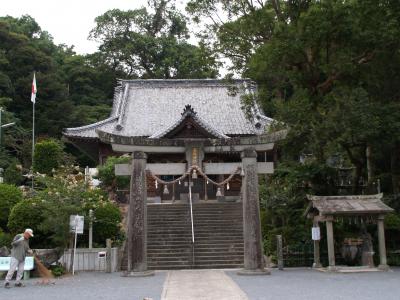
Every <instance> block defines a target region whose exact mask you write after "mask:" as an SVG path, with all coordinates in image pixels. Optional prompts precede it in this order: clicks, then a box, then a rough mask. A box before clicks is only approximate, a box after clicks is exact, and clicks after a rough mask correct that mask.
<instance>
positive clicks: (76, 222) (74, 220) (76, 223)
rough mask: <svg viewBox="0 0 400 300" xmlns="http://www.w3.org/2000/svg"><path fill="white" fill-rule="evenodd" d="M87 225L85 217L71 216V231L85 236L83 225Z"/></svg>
mask: <svg viewBox="0 0 400 300" xmlns="http://www.w3.org/2000/svg"><path fill="white" fill-rule="evenodd" d="M84 223H85V219H84V217H83V216H79V215H71V216H69V228H70V231H71V232H73V233H75V228H76V233H77V234H83V225H84Z"/></svg>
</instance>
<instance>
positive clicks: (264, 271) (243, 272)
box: [237, 269, 271, 276]
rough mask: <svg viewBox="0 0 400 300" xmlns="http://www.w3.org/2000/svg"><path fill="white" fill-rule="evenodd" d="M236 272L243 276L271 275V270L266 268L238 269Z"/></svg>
mask: <svg viewBox="0 0 400 300" xmlns="http://www.w3.org/2000/svg"><path fill="white" fill-rule="evenodd" d="M237 274H238V275H245V276H254V275H255V276H258V275H271V271H270V270H268V269H256V270H246V269H242V270H240V271H238V272H237Z"/></svg>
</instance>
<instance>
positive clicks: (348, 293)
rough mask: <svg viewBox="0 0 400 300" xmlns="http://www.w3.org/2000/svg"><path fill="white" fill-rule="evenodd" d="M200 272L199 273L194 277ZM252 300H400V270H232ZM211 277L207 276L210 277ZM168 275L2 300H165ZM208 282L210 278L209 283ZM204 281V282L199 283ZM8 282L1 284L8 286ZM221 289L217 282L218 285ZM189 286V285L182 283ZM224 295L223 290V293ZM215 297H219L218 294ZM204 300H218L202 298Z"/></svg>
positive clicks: (88, 278) (99, 278)
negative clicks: (239, 272) (264, 273)
mask: <svg viewBox="0 0 400 300" xmlns="http://www.w3.org/2000/svg"><path fill="white" fill-rule="evenodd" d="M192 272H194V271H192ZM225 272H226V274H227V275H228V276H230V277H231V278H232V279H233V280H234V282H236V284H237V285H238V286H239V287H240V288H241V289H242V291H244V292H245V293H246V295H247V297H248V299H250V300H270V299H271V300H272V299H273V300H280V299H282V300H294V299H295V300H303V299H304V300H321V299H322V300H342V299H346V300H355V299H357V300H376V299H378V300H399V299H400V268H394V269H392V271H391V272H374V273H353V274H331V273H320V272H317V271H314V270H310V269H286V270H284V271H278V270H273V271H272V275H270V276H240V275H237V274H236V272H237V271H235V270H226V271H225ZM204 274H206V273H204ZM166 275H167V272H156V275H155V276H152V277H141V278H132V277H130V278H126V277H121V276H120V273H112V274H106V273H96V272H87V273H78V274H77V275H76V276H74V277H72V276H67V277H63V278H61V279H58V280H56V284H55V285H48V286H40V285H37V284H36V283H37V281H38V279H30V280H28V281H27V282H25V284H26V287H24V288H15V287H12V288H11V289H9V290H7V289H4V288H2V287H0V299H1V300H3V299H13V300H47V299H48V300H54V299H55V300H72V299H77V300H80V299H85V300H92V299H93V300H98V299H107V300H108V299H112V300H143V299H144V298H145V297H148V298H151V299H153V300H156V299H157V300H158V299H160V298H161V294H162V291H163V285H164V282H165V281H166ZM207 279H208V278H204V281H205V282H206V281H207ZM197 280H199V279H197ZM3 283H4V281H0V284H3ZM214 283H215V282H214ZM182 285H184V281H182ZM182 288H184V286H182ZM221 290H222V289H221ZM215 295H218V292H217V291H216V293H215ZM198 299H216V300H217V299H218V297H217V298H214V297H213V298H198ZM185 300H190V299H185Z"/></svg>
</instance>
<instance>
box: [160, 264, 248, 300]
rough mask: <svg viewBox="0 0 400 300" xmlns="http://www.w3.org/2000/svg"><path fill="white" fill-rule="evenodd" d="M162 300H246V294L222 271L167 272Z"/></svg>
mask: <svg viewBox="0 0 400 300" xmlns="http://www.w3.org/2000/svg"><path fill="white" fill-rule="evenodd" d="M161 299H162V300H186V299H218V300H247V299H248V298H247V296H246V294H245V293H244V292H243V291H242V290H241V289H240V288H239V287H238V285H237V284H236V283H235V282H234V281H233V280H232V279H231V278H230V277H229V276H227V275H226V274H225V272H224V271H222V270H202V271H195V270H188V271H174V272H169V273H168V276H167V279H166V281H165V283H164V290H163V293H162V296H161Z"/></svg>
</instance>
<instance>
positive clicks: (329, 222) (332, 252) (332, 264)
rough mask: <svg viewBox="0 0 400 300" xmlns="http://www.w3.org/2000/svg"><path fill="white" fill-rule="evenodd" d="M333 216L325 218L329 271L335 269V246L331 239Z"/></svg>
mask: <svg viewBox="0 0 400 300" xmlns="http://www.w3.org/2000/svg"><path fill="white" fill-rule="evenodd" d="M332 222H333V217H332V216H328V217H327V219H326V238H327V240H328V259H329V266H328V270H329V271H335V270H336V267H335V246H334V239H333V224H332Z"/></svg>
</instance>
